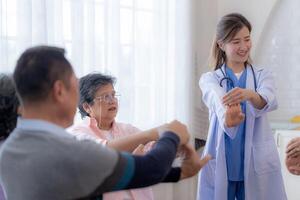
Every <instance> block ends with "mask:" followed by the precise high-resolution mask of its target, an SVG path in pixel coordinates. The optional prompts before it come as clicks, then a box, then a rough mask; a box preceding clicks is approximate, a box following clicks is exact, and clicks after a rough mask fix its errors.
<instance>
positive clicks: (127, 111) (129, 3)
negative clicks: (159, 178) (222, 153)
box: [0, 0, 194, 200]
mask: <svg viewBox="0 0 300 200" xmlns="http://www.w3.org/2000/svg"><path fill="white" fill-rule="evenodd" d="M0 2H1V3H0V12H1V13H0V44H1V46H0V71H1V72H12V71H13V69H14V66H15V62H16V59H17V58H18V56H19V55H20V53H22V52H23V51H24V49H26V48H28V47H30V46H33V45H40V44H47V45H56V46H60V47H64V48H65V49H66V51H67V57H68V58H69V59H70V61H71V63H72V64H73V66H74V69H75V72H76V74H77V76H78V77H81V76H83V75H85V74H87V73H90V72H93V71H99V72H102V73H107V74H110V75H113V76H115V77H116V78H117V84H116V89H117V91H118V92H119V93H120V94H121V100H120V111H119V114H118V121H122V122H126V123H131V124H133V125H135V126H137V127H139V128H141V129H145V128H150V127H153V126H155V125H159V124H162V123H165V122H168V121H170V120H172V119H175V118H176V119H179V120H181V121H183V122H185V123H187V124H190V121H191V120H190V119H191V109H190V108H191V107H192V106H191V102H192V101H191V97H192V94H191V83H192V78H193V76H194V75H193V74H192V71H193V62H192V60H193V59H192V55H193V53H192V44H191V42H192V39H191V35H192V34H191V4H192V3H191V0H0ZM187 182H188V181H187ZM187 184H190V183H185V185H186V189H184V191H181V193H180V194H176V195H174V196H173V194H174V193H175V191H180V190H183V188H184V187H183V186H180V188H181V189H180V188H177V189H174V190H173V188H172V187H169V186H168V187H169V189H168V191H169V192H167V195H166V192H165V191H161V195H164V196H165V197H164V198H163V199H164V200H166V199H193V198H194V195H193V193H194V191H191V189H193V187H194V186H193V187H190V186H188V185H187ZM164 187H166V186H164ZM175 187H176V186H175ZM177 187H178V186H177ZM173 191H174V192H173ZM180 195H182V196H180Z"/></svg>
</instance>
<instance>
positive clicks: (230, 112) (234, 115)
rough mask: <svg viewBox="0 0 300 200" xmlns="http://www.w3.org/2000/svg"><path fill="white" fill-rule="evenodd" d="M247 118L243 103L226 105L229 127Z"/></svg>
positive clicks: (226, 120) (226, 118) (227, 124)
mask: <svg viewBox="0 0 300 200" xmlns="http://www.w3.org/2000/svg"><path fill="white" fill-rule="evenodd" d="M244 119H245V114H244V113H243V112H242V109H241V105H240V104H235V105H230V106H226V112H225V125H226V126H227V127H229V128H230V127H234V126H237V125H239V124H240V123H241V122H242V121H244Z"/></svg>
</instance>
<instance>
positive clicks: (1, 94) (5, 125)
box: [0, 74, 20, 140]
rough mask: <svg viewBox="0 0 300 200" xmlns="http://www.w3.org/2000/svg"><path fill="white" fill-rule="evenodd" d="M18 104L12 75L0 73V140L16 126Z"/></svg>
mask: <svg viewBox="0 0 300 200" xmlns="http://www.w3.org/2000/svg"><path fill="white" fill-rule="evenodd" d="M19 106H20V104H19V100H18V97H17V94H16V90H15V86H14V83H13V79H12V77H10V76H8V75H5V74H0V140H4V139H6V138H7V137H8V136H9V134H10V133H11V132H12V131H13V129H14V128H15V127H16V123H17V117H18V109H19Z"/></svg>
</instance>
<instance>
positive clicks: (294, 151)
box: [286, 137, 300, 157]
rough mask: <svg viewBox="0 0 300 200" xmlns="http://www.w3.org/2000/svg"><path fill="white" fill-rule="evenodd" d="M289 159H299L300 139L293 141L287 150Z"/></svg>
mask: <svg viewBox="0 0 300 200" xmlns="http://www.w3.org/2000/svg"><path fill="white" fill-rule="evenodd" d="M286 156H287V157H297V156H300V137H297V138H294V139H292V140H291V141H290V142H289V143H288V145H287V148H286Z"/></svg>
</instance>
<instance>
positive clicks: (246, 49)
mask: <svg viewBox="0 0 300 200" xmlns="http://www.w3.org/2000/svg"><path fill="white" fill-rule="evenodd" d="M219 45H220V47H221V49H222V50H223V51H224V52H225V54H226V63H227V65H229V66H231V65H236V64H244V63H245V62H246V61H247V60H248V58H249V54H250V50H251V47H252V42H251V38H250V32H249V29H248V28H247V27H246V26H244V27H243V28H242V29H241V30H239V31H238V32H237V33H236V35H235V36H234V37H233V38H232V39H231V40H230V41H229V42H227V43H222V44H219Z"/></svg>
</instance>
